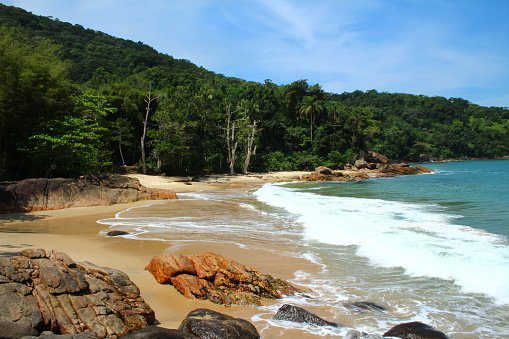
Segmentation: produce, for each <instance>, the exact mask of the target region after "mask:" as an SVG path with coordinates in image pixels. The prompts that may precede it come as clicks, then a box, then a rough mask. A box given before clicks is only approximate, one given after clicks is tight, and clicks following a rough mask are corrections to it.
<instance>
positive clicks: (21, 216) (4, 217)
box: [0, 213, 47, 226]
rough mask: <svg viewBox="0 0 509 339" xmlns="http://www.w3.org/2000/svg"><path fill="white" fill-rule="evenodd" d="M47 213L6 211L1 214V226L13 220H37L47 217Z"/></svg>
mask: <svg viewBox="0 0 509 339" xmlns="http://www.w3.org/2000/svg"><path fill="white" fill-rule="evenodd" d="M46 217H47V215H41V214H30V213H5V214H0V226H1V225H3V224H9V223H13V222H22V221H37V220H42V219H44V218H46Z"/></svg>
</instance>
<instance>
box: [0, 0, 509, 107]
mask: <svg viewBox="0 0 509 339" xmlns="http://www.w3.org/2000/svg"><path fill="white" fill-rule="evenodd" d="M0 1H2V0H0ZM3 3H5V4H9V5H15V6H19V7H22V8H24V9H26V10H29V11H31V12H33V13H35V14H39V15H45V16H53V17H56V18H59V19H60V20H62V21H68V22H71V23H77V24H81V25H83V26H85V27H88V28H93V29H96V30H100V31H104V32H106V33H108V34H111V35H114V36H118V37H122V38H127V39H131V40H135V41H143V42H145V43H147V44H149V45H151V46H153V47H154V48H156V49H157V50H159V51H160V52H163V53H167V54H169V55H172V56H174V57H176V58H182V59H188V60H190V61H192V62H194V63H196V64H198V65H200V66H203V67H205V68H207V69H209V70H212V71H215V72H218V73H222V74H225V75H228V76H236V77H239V78H244V79H248V80H254V81H263V80H265V79H272V80H273V81H274V82H276V83H278V84H282V83H289V82H291V81H294V80H298V79H308V80H309V82H310V83H319V84H321V85H322V86H323V88H324V89H325V90H327V91H331V92H339V93H340V92H344V91H353V90H356V89H361V90H367V89H376V90H380V91H389V92H404V93H414V94H425V95H441V96H446V97H463V98H466V99H468V100H470V101H472V102H474V103H478V104H482V105H496V106H509V20H508V18H507V16H508V15H509V0H457V1H453V0H334V1H333V0H330V1H328V0H322V1H319V0H315V1H309V0H307V1H298V0H295V1H289V0H250V1H247V0H223V1H220V0H217V1H212V0H211V1H202V0H175V1H170V0H167V1H166V0H144V1H139V0H122V1H121V0H81V1H78V0H31V1H30V0H5V1H3Z"/></svg>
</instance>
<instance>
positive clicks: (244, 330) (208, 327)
mask: <svg viewBox="0 0 509 339" xmlns="http://www.w3.org/2000/svg"><path fill="white" fill-rule="evenodd" d="M178 329H179V330H180V331H183V332H185V333H189V334H192V335H194V336H196V337H198V338H202V339H215V338H218V339H219V338H225V339H227V338H231V339H234V338H243V339H257V338H260V335H259V334H258V331H257V330H256V328H255V327H254V326H253V324H251V323H250V322H249V321H247V320H244V319H240V318H233V317H230V316H229V315H225V314H222V313H219V312H216V311H212V310H208V309H205V308H199V309H196V310H194V311H191V312H190V313H189V314H188V315H187V317H186V318H185V319H184V321H183V322H182V324H180V326H179V328H178Z"/></svg>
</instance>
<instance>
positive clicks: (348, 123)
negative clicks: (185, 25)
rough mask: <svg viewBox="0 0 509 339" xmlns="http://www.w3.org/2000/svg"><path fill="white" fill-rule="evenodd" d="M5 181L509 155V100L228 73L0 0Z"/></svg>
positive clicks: (1, 172) (0, 150) (0, 172)
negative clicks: (281, 81)
mask: <svg viewBox="0 0 509 339" xmlns="http://www.w3.org/2000/svg"><path fill="white" fill-rule="evenodd" d="M0 64H2V65H3V66H4V67H2V69H0V79H1V81H0V129H1V130H2V134H1V135H0V178H4V179H19V178H24V177H31V176H56V175H60V176H75V175H81V174H87V173H98V172H105V171H106V172H107V171H111V170H112V169H113V168H115V167H118V166H121V165H124V164H125V165H134V166H139V168H140V170H143V169H144V168H145V169H146V170H147V171H154V172H166V173H168V174H170V173H171V174H200V173H218V172H219V173H222V172H227V171H230V172H233V171H247V170H256V171H267V170H292V169H308V168H312V167H314V166H316V165H321V164H326V165H329V166H332V167H334V166H336V167H337V166H340V165H342V164H344V163H346V162H350V161H352V160H353V159H354V158H355V156H356V154H358V153H359V152H363V151H367V150H375V151H378V152H381V153H384V154H386V155H388V156H389V157H391V158H395V159H400V160H408V161H414V160H428V159H435V158H436V159H440V158H449V157H455V158H459V157H496V156H503V155H507V154H508V153H509V110H507V109H504V108H497V107H482V106H478V105H475V104H472V103H470V102H468V101H466V100H463V99H459V98H450V99H447V98H443V97H427V96H422V95H411V94H400V93H380V92H377V91H375V90H371V91H366V92H362V91H355V92H352V93H342V94H334V93H326V92H325V91H323V90H322V89H321V87H320V86H319V85H309V84H308V83H307V82H306V81H305V80H298V81H295V82H293V83H291V84H288V85H283V86H278V85H276V84H274V83H272V82H271V81H266V82H265V83H255V82H249V81H244V80H242V79H236V78H231V77H225V76H223V75H220V74H216V73H214V72H211V71H208V70H206V69H204V68H202V67H198V66H196V65H194V64H193V63H191V62H189V61H187V60H178V59H174V58H173V57H171V56H169V55H165V54H162V53H159V52H157V51H156V50H154V49H153V48H151V47H150V46H147V45H145V44H143V43H141V42H133V41H129V40H124V39H120V38H116V37H112V36H110V35H108V34H105V33H102V32H98V31H94V30H91V29H86V28H84V27H82V26H80V25H72V24H70V23H65V22H61V21H59V20H56V19H53V18H48V17H42V16H37V15H33V14H31V13H29V12H27V11H25V10H23V9H20V8H16V7H12V6H5V5H1V4H0Z"/></svg>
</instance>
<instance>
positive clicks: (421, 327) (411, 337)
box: [384, 321, 447, 339]
mask: <svg viewBox="0 0 509 339" xmlns="http://www.w3.org/2000/svg"><path fill="white" fill-rule="evenodd" d="M384 337H398V338H403V339H447V336H446V335H445V334H444V333H442V332H440V331H439V330H437V329H435V328H433V327H431V326H429V325H426V324H423V323H421V322H418V321H413V322H409V323H403V324H399V325H396V326H394V327H393V328H391V329H390V330H388V331H387V332H385V333H384Z"/></svg>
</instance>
